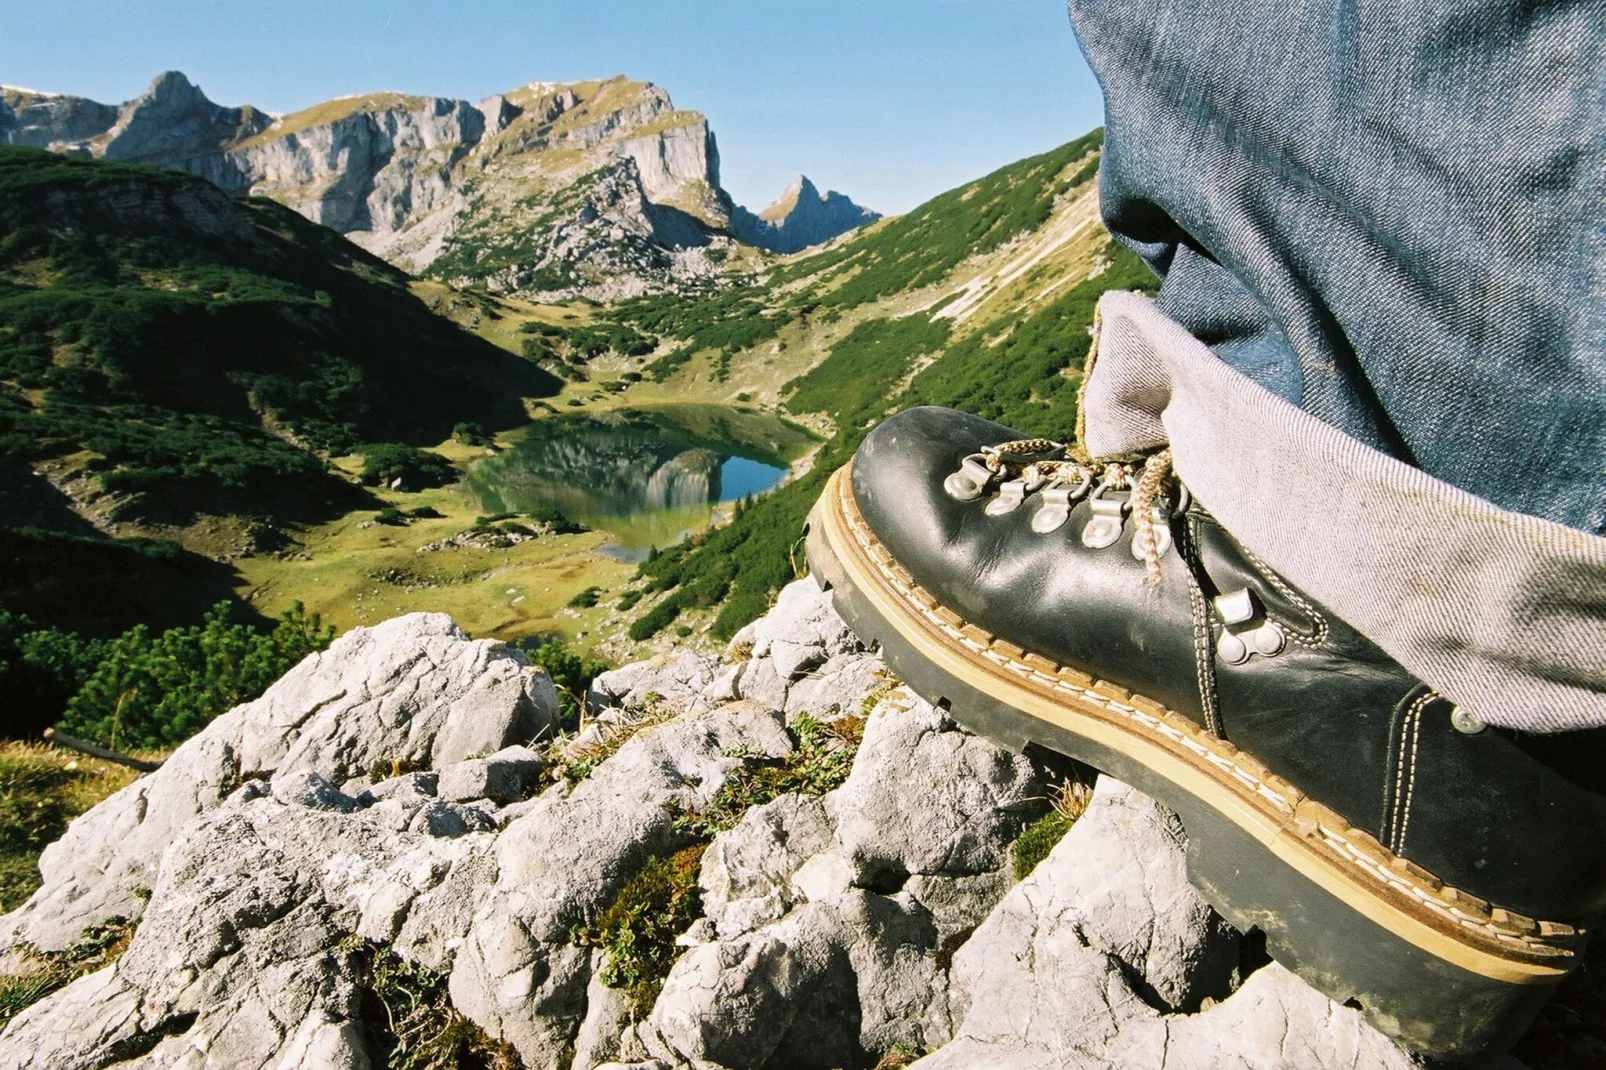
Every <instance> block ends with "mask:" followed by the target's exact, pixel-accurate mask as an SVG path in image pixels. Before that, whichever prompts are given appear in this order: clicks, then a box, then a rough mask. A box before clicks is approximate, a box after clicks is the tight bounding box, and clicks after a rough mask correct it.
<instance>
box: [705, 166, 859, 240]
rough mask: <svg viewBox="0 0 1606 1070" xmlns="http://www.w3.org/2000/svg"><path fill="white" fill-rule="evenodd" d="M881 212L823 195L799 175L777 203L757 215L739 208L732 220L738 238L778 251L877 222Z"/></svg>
mask: <svg viewBox="0 0 1606 1070" xmlns="http://www.w3.org/2000/svg"><path fill="white" fill-rule="evenodd" d="M880 218H881V213H879V212H872V211H871V210H870V209H868V208H864V207H861V206H859V205H857V204H854V203H853V202H852V201H851V200H849V199H848V198H847V197H844V196H843V195H842V194H840V193H838V192H836V191H835V190H831V191H830V192H828V193H824V194H822V193H821V192H820V191H819V189H818V188H817V187H816V186H815V185H814V183H813V182H810V181H809V180H808V177H807V176H805V175H799V176H797V178H796V179H794V180H793V181H792V184H791V185H789V186H787V187H786V189H785V190H784V191H782V193H781V195H780V197H779V198H777V199H776V201H775V203H774V204H772V205H770V206H769V207H768V208H766V209H764V210H763V211H762V212H759V213H758V214H757V215H755V214H753V213H752V212H749V211H748V210H747V209H745V208H738V209H736V212H735V213H734V216H733V218H732V220H731V223H732V227H733V229H734V230H735V233H736V236H737V238H739V239H740V240H742V241H744V242H746V243H747V244H749V245H756V246H758V247H759V248H761V249H769V250H772V251H774V252H777V253H795V252H798V251H799V250H801V249H807V248H808V247H809V246H811V245H819V244H821V243H823V242H828V241H830V240H831V239H832V238H835V237H837V236H838V235H841V234H846V233H847V232H848V231H850V230H854V229H856V228H858V227H862V226H864V225H866V224H868V223H874V222H875V221H876V220H877V219H880Z"/></svg>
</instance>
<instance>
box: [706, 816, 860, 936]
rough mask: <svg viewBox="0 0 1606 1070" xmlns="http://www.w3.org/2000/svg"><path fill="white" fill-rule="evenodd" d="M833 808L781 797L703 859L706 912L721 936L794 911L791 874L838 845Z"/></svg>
mask: <svg viewBox="0 0 1606 1070" xmlns="http://www.w3.org/2000/svg"><path fill="white" fill-rule="evenodd" d="M834 832H835V827H834V822H833V820H832V815H831V807H830V805H829V804H828V803H827V802H826V801H825V800H823V799H819V798H811V797H808V796H802V795H783V796H781V797H780V798H779V799H776V800H774V801H773V802H770V803H766V804H765V805H763V806H755V807H754V808H753V809H751V810H749V811H748V812H747V813H746V814H745V815H744V816H743V817H742V819H741V821H739V822H738V823H737V824H736V827H735V828H733V829H731V830H730V831H728V832H725V833H722V834H721V835H719V836H717V837H716V838H715V839H714V842H713V844H711V845H710V846H709V848H708V851H707V852H706V853H705V854H704V855H703V868H702V873H701V875H700V878H699V881H698V883H699V885H700V886H701V888H702V893H703V912H704V913H705V914H706V915H707V917H708V918H709V920H711V921H712V922H713V923H714V925H715V926H716V929H717V931H718V933H719V935H720V936H721V937H725V938H730V937H733V936H736V935H739V934H741V933H745V932H752V931H753V930H754V929H757V928H759V927H760V926H762V925H766V924H768V923H770V922H772V921H779V920H780V919H781V918H782V917H783V916H784V915H785V914H786V912H787V911H788V910H790V909H791V908H792V904H793V902H794V899H795V898H796V893H795V892H794V891H793V889H792V884H791V879H792V875H793V874H794V873H795V872H796V871H797V869H798V867H800V866H802V865H803V864H804V863H805V862H806V861H807V860H808V859H810V858H811V857H813V856H815V855H818V854H821V853H822V852H825V851H827V850H829V849H830V848H831V847H832V846H833V845H834V843H835V840H834Z"/></svg>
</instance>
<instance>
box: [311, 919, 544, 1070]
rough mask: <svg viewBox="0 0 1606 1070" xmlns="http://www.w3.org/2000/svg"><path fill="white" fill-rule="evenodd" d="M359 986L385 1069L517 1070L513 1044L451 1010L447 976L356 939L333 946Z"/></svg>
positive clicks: (364, 1011) (366, 1019)
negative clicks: (487, 1032)
mask: <svg viewBox="0 0 1606 1070" xmlns="http://www.w3.org/2000/svg"><path fill="white" fill-rule="evenodd" d="M336 951H337V953H338V954H340V955H342V956H343V957H345V958H346V961H347V963H348V964H349V965H350V966H351V967H352V968H353V970H354V971H355V972H356V974H357V977H358V983H359V984H360V985H361V986H362V996H363V1000H362V1009H363V1018H364V1020H365V1022H366V1024H367V1026H368V1034H369V1038H370V1039H371V1040H372V1041H374V1042H375V1044H376V1046H377V1047H378V1048H379V1049H380V1052H381V1059H382V1060H383V1062H382V1063H381V1064H380V1065H382V1066H387V1067H389V1068H390V1070H456V1068H458V1067H462V1068H465V1070H521V1068H522V1066H523V1064H522V1063H521V1062H520V1061H519V1057H518V1054H517V1053H516V1052H515V1051H514V1050H513V1048H512V1046H511V1045H509V1044H506V1043H504V1042H502V1041H500V1040H496V1039H494V1038H492V1037H490V1036H488V1035H486V1033H485V1032H484V1031H483V1030H482V1029H480V1027H479V1026H477V1025H475V1024H474V1023H473V1022H471V1021H469V1020H468V1019H467V1018H465V1017H463V1015H462V1014H461V1013H459V1012H458V1010H457V1008H456V1007H454V1006H452V999H451V994H450V993H449V992H448V991H447V984H446V975H445V974H441V973H436V972H435V971H434V970H430V969H426V968H424V967H423V966H420V965H418V964H417V963H414V962H408V961H407V960H406V959H404V958H402V957H401V956H400V955H398V954H396V952H394V951H392V950H391V949H390V948H388V947H385V946H383V945H380V944H374V943H371V942H370V941H368V940H364V939H363V938H361V937H358V936H351V937H347V938H346V939H345V940H343V941H341V943H340V944H339V945H338V947H337V948H336Z"/></svg>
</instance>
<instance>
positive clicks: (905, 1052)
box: [875, 1044, 925, 1070]
mask: <svg viewBox="0 0 1606 1070" xmlns="http://www.w3.org/2000/svg"><path fill="white" fill-rule="evenodd" d="M924 1054H925V1052H924V1051H916V1050H915V1049H914V1048H911V1047H908V1046H907V1045H904V1044H894V1045H893V1046H892V1047H890V1048H888V1049H887V1053H886V1054H885V1055H883V1056H881V1058H880V1059H878V1060H877V1061H876V1064H875V1070H903V1068H904V1067H906V1066H913V1065H914V1064H915V1063H916V1062H918V1061H919V1060H920V1058H921V1056H923V1055H924Z"/></svg>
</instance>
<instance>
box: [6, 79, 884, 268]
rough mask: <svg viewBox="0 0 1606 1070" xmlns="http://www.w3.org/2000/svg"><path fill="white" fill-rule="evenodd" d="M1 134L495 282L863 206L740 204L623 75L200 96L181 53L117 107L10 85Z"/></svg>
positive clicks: (684, 258) (712, 251) (704, 130)
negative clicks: (201, 183) (468, 86)
mask: <svg viewBox="0 0 1606 1070" xmlns="http://www.w3.org/2000/svg"><path fill="white" fill-rule="evenodd" d="M0 144H18V145H33V146H37V147H40V148H50V149H55V150H57V151H63V152H73V153H84V154H91V155H95V156H103V157H105V158H107V159H112V160H126V161H130V162H136V163H148V164H155V165H159V166H163V167H173V168H179V169H181V170H185V171H190V172H193V173H195V174H199V175H202V176H204V177H206V178H207V179H209V180H211V181H212V182H215V183H216V184H217V185H219V186H221V187H222V188H223V189H225V190H228V191H229V192H233V193H252V194H257V195H260V196H266V197H271V198H273V199H274V200H277V201H279V202H280V203H282V204H285V205H288V206H289V207H291V208H293V209H295V210H296V211H298V212H300V213H301V214H302V215H304V216H306V217H307V218H308V219H311V220H313V221H314V222H318V223H322V224H323V225H325V226H328V227H331V228H333V229H335V230H338V231H340V232H341V233H342V234H344V235H345V236H346V237H348V238H350V239H351V240H352V241H354V242H356V243H357V244H358V245H361V246H363V247H364V248H366V249H368V250H369V251H370V252H373V253H376V254H377V255H379V256H382V257H384V258H385V259H387V260H389V261H390V262H391V263H393V264H395V265H397V266H398V267H401V268H403V269H405V270H407V271H409V272H413V273H415V274H418V273H425V274H429V275H432V276H434V277H437V278H440V279H442V280H445V281H448V282H452V283H454V284H475V285H483V286H485V287H487V288H489V289H491V290H492V291H494V292H499V293H517V294H523V295H547V296H549V297H563V296H573V295H575V294H584V295H586V296H589V297H591V298H594V299H597V300H618V299H622V298H627V297H633V296H637V295H640V294H643V293H648V292H655V291H662V290H664V289H675V288H677V287H683V286H687V285H692V284H696V283H699V282H700V281H703V280H707V279H709V278H710V277H712V276H714V275H716V274H717V273H718V272H719V270H720V264H721V262H722V261H723V260H724V259H725V256H726V254H728V252H729V251H730V250H731V249H732V248H734V244H735V241H736V239H737V238H740V240H742V241H747V242H749V243H751V244H755V245H759V246H761V247H763V248H766V249H772V250H777V251H782V252H792V251H795V250H796V249H800V248H803V247H804V246H805V245H810V244H814V243H816V242H818V241H823V240H826V239H827V238H829V237H834V236H836V235H837V234H840V233H843V232H844V231H846V230H849V229H852V228H853V227H856V226H860V225H862V224H863V223H865V222H869V221H870V220H872V219H874V218H876V216H875V214H874V213H873V212H866V211H865V210H864V209H861V208H859V207H858V206H857V205H854V204H853V203H852V202H851V201H849V200H848V199H847V198H845V197H842V196H841V195H840V194H836V193H831V194H828V195H826V196H824V197H821V196H820V194H819V192H818V191H817V190H816V189H815V188H814V187H813V185H812V184H810V183H809V182H808V180H807V179H799V181H798V183H797V184H796V185H795V187H794V188H793V189H792V190H790V191H789V193H788V196H787V197H786V198H783V202H784V203H783V202H778V203H777V205H774V206H771V208H770V209H766V210H765V212H764V213H761V214H760V215H753V214H752V213H750V212H747V211H746V209H741V208H736V207H735V206H734V205H733V204H732V202H731V199H730V196H729V195H728V194H727V193H726V192H725V191H724V189H723V188H722V187H721V185H720V179H719V149H718V146H717V145H716V143H715V140H714V134H713V131H712V130H711V129H709V126H708V122H707V120H706V119H705V118H704V117H703V116H702V115H700V114H699V113H697V112H692V111H682V110H679V109H677V108H676V107H675V106H674V104H673V103H672V102H671V100H670V98H669V94H668V93H666V92H665V91H664V90H663V89H661V88H659V87H657V86H655V85H652V84H651V83H646V82H633V81H630V80H629V79H626V78H610V79H606V80H602V81H595V82H579V83H574V84H571V85H560V84H555V83H547V82H532V83H530V84H528V85H525V86H521V87H519V88H518V89H515V90H512V91H510V92H507V93H499V94H496V95H494V96H491V97H488V98H486V99H485V100H482V101H479V102H478V103H474V102H471V101H467V100H458V99H453V98H448V97H428V96H416V95H409V94H404V93H368V94H362V95H358V96H352V97H342V98H338V99H335V100H330V101H325V102H323V103H321V104H317V105H315V106H313V107H311V108H306V109H303V110H302V111H299V112H295V113H293V114H291V115H285V116H278V117H274V116H270V115H268V114H266V113H265V112H262V111H259V110H258V109H256V108H253V107H251V106H249V105H245V106H242V107H233V108H231V107H224V106H221V105H218V104H214V103H213V102H212V101H211V100H209V99H207V97H206V95H205V94H204V93H202V91H201V89H200V88H199V87H198V86H196V85H194V84H192V83H191V82H190V81H189V80H188V79H187V78H185V77H184V75H182V74H180V73H178V72H177V71H169V72H167V73H165V74H162V75H160V76H158V77H157V78H156V79H155V80H154V81H153V82H152V83H151V85H150V87H149V88H148V89H147V90H146V91H145V92H144V93H142V94H141V95H140V96H138V97H136V98H135V99H133V100H131V101H129V102H127V103H126V104H123V105H121V106H112V105H106V104H100V103H97V102H95V101H92V100H87V99H85V98H82V97H71V96H64V95H59V94H47V93H39V92H35V91H32V90H24V89H17V88H11V87H5V88H3V90H0ZM733 234H734V235H735V236H736V237H733V236H732V235H733Z"/></svg>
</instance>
